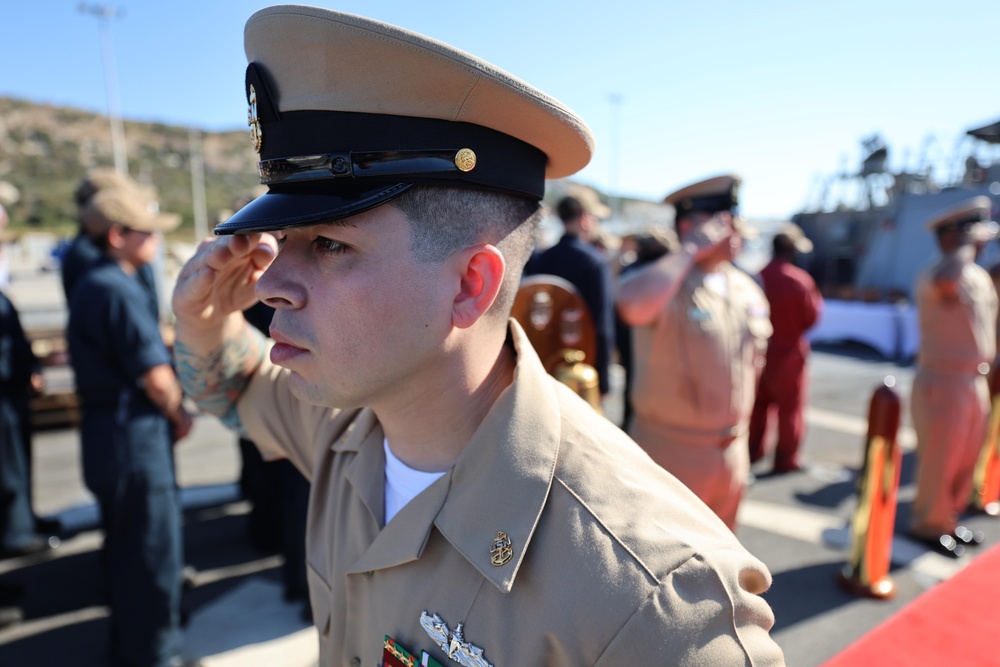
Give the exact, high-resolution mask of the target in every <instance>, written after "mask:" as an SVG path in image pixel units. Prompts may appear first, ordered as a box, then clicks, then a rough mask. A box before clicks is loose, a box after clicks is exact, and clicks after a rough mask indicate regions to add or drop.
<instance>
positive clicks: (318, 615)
mask: <svg viewBox="0 0 1000 667" xmlns="http://www.w3.org/2000/svg"><path fill="white" fill-rule="evenodd" d="M306 579H307V580H308V582H309V604H310V605H312V615H313V623H314V624H315V625H316V629H317V630H319V664H321V665H329V664H332V663H331V662H330V656H329V655H328V652H329V650H330V649H329V645H330V642H329V639H330V597H331V595H332V593H331V592H330V586H329V585H328V584H327V583H326V581H324V580H323V577H321V576H319V575H318V574H316V571H315V570H313V568H312V565H309V564H308V563H307V564H306Z"/></svg>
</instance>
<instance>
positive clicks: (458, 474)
mask: <svg viewBox="0 0 1000 667" xmlns="http://www.w3.org/2000/svg"><path fill="white" fill-rule="evenodd" d="M508 326H509V332H508V333H509V340H510V341H511V342H512V343H513V346H514V351H515V353H516V355H517V365H516V367H515V371H514V381H513V382H512V383H511V385H510V386H509V387H507V388H506V389H505V390H504V391H503V392H502V393H501V394H500V397H499V398H498V399H497V401H496V402H495V403H494V404H493V407H492V408H491V409H490V411H489V412H488V413H487V415H486V417H485V418H484V419H483V422H482V424H480V425H479V428H478V429H477V430H476V432H475V433H474V434H473V436H472V438H471V440H469V443H468V445H466V447H465V450H464V451H463V452H462V454H461V456H460V457H459V459H458V461H457V462H456V464H455V466H454V467H453V468H452V470H451V471H450V473H449V474H447V475H445V476H444V477H442V478H441V479H439V480H438V481H436V482H434V483H433V484H432V485H431V486H429V487H428V488H427V489H425V490H424V491H423V492H422V493H420V494H419V495H418V496H417V497H416V498H414V499H413V500H412V501H410V503H409V504H407V505H406V507H404V508H403V509H401V510H400V513H399V514H398V515H397V517H396V519H398V520H399V521H396V520H394V521H393V522H390V524H389V525H388V526H386V527H385V528H384V529H383V530H382V531H381V532H380V534H379V535H378V537H376V539H375V542H373V543H372V545H371V548H370V549H368V551H367V552H366V554H365V556H364V557H363V558H362V559H361V561H359V562H358V563H356V564H355V565H354V566H353V567H352V568H351V571H365V570H373V569H378V568H380V567H389V566H392V565H396V564H400V563H404V562H408V561H411V560H414V559H416V558H419V557H420V554H421V552H422V551H423V548H424V546H426V540H427V538H428V537H429V533H430V529H431V526H432V525H434V526H436V527H437V529H438V530H439V531H440V532H441V534H442V535H443V536H444V537H445V539H447V540H448V542H449V543H451V545H452V546H453V547H454V548H455V549H456V550H457V551H458V552H459V553H460V554H462V555H463V556H464V557H465V559H466V560H467V561H468V562H469V563H470V564H471V565H472V566H473V567H474V568H476V569H477V570H478V571H479V572H480V573H481V574H482V576H483V577H485V578H486V579H487V580H489V581H490V582H491V583H492V584H493V585H494V586H496V587H497V588H498V589H499V590H500V591H501V592H503V593H509V592H510V590H511V588H512V587H513V584H514V578H515V577H516V575H517V572H518V569H519V568H520V565H521V563H522V562H523V559H524V554H525V553H526V552H527V550H528V546H529V544H530V542H531V537H532V535H533V534H534V530H535V526H537V524H538V520H539V518H540V516H541V513H542V509H543V508H544V506H545V501H546V499H547V498H548V494H549V489H550V488H551V486H552V480H553V478H554V475H555V466H556V460H557V457H558V453H559V442H560V433H561V431H560V427H559V424H560V423H561V419H560V415H559V403H558V400H557V398H556V394H555V392H554V391H553V390H552V387H551V385H550V384H549V383H550V382H551V380H550V378H549V375H548V373H547V372H546V371H545V369H544V367H543V366H542V362H541V361H540V360H539V358H538V355H537V353H536V352H535V350H534V348H532V347H531V343H530V342H529V341H528V338H527V336H526V335H525V333H524V330H523V329H522V328H521V326H520V325H519V324H518V323H517V322H516V321H515V320H513V319H512V320H510V321H509V325H508ZM382 437H383V436H382V428H381V426H379V424H378V421H377V418H376V417H375V415H374V413H372V412H371V410H368V409H365V410H361V411H360V412H359V413H357V415H356V417H355V418H354V420H353V421H352V422H351V426H349V427H348V429H347V430H346V431H345V432H344V433H343V434H342V436H341V437H340V438H339V439H338V440H336V441H335V442H334V443H333V445H332V449H333V450H334V451H338V452H345V451H354V452H357V453H358V458H357V459H355V461H354V462H353V463H352V464H351V466H350V468H349V469H348V472H347V478H348V481H349V482H350V483H351V485H352V486H353V487H354V489H355V491H356V492H357V493H358V494H359V495H360V496H361V499H362V501H363V502H364V503H365V505H366V506H367V507H368V509H369V511H370V512H371V513H372V516H373V517H378V518H377V519H376V521H377V523H378V524H379V525H381V524H382V519H381V515H382V513H383V512H384V509H383V507H384V505H383V502H384V493H385V491H384V484H383V483H382V481H381V480H382V476H383V472H384V465H385V458H384V454H383V452H382V444H381V443H382ZM374 479H378V480H380V481H379V483H372V480H374ZM432 522H433V523H432ZM424 525H426V531H420V534H417V532H416V530H415V529H416V528H417V527H418V526H424ZM404 527H405V528H404ZM500 532H503V533H506V534H507V536H508V537H509V539H510V541H511V547H512V549H513V555H512V556H511V558H510V560H509V561H508V562H506V563H504V564H503V565H500V566H496V565H494V564H493V562H492V556H491V548H492V547H493V543H494V540H495V539H496V538H497V534H498V533H500Z"/></svg>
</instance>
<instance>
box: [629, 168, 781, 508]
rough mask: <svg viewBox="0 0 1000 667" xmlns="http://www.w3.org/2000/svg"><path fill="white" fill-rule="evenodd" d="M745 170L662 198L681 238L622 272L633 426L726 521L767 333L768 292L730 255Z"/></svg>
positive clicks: (736, 243) (734, 499)
mask: <svg viewBox="0 0 1000 667" xmlns="http://www.w3.org/2000/svg"><path fill="white" fill-rule="evenodd" d="M740 183H741V179H740V178H739V177H738V176H734V175H724V176H717V177H714V178H710V179H707V180H704V181H699V182H697V183H693V184H691V185H688V186H686V187H683V188H681V189H680V190H677V191H676V192H673V193H671V194H670V195H668V196H667V197H666V199H665V202H666V203H667V204H671V205H673V207H674V209H675V224H676V228H677V234H678V236H679V237H680V240H681V249H680V251H679V252H675V253H671V254H669V255H665V256H664V257H662V258H660V259H659V260H657V261H656V262H654V263H652V264H649V265H647V266H646V267H644V268H643V269H641V270H639V271H636V272H635V273H633V274H630V275H629V276H628V277H627V278H625V279H624V280H623V281H622V283H621V285H620V286H619V290H618V298H617V304H618V312H619V314H620V315H621V318H622V320H624V321H625V323H626V324H628V325H630V326H632V327H634V329H633V334H632V336H633V338H632V344H633V349H634V351H633V355H634V359H635V361H634V366H635V383H634V384H633V386H632V406H633V412H634V416H633V418H632V423H631V425H630V426H629V427H628V428H629V435H631V436H632V437H633V438H635V441H636V442H638V443H639V445H641V446H642V448H643V449H645V450H646V452H648V453H649V455H650V456H651V457H653V460H654V461H656V462H657V463H659V464H660V465H662V466H663V467H664V468H666V469H667V470H669V471H670V472H671V473H673V474H674V475H676V476H677V478H678V479H680V480H681V481H682V482H684V484H686V485H687V486H688V487H689V488H690V489H691V490H692V491H694V492H695V494H697V495H698V497H699V498H701V499H702V500H703V501H705V503H707V504H708V506H709V507H711V508H712V509H713V510H714V511H715V513H716V514H718V515H719V517H720V518H721V519H722V520H723V521H724V522H725V523H726V525H727V526H729V527H730V528H734V527H735V526H736V513H737V509H738V508H739V504H740V500H741V499H742V498H743V493H744V491H745V490H746V485H747V479H748V476H749V471H750V462H749V454H748V452H747V426H748V422H749V419H750V412H751V410H752V409H753V403H754V396H755V393H756V386H757V378H758V377H759V374H760V369H761V366H762V365H763V362H764V353H765V350H766V348H767V339H768V337H769V336H770V335H771V322H770V320H769V312H768V304H767V299H766V298H765V297H764V293H763V292H762V291H761V289H760V287H759V286H758V285H757V283H756V282H754V280H753V279H752V278H751V277H750V276H748V275H747V274H746V273H744V272H743V271H741V270H739V269H737V268H736V267H735V266H733V265H732V263H731V260H732V259H733V258H734V257H736V255H737V254H738V252H739V250H740V248H741V246H742V238H741V236H740V233H739V231H738V230H737V229H736V228H735V227H734V226H733V223H734V218H733V209H734V208H735V207H736V206H737V204H738V202H739V199H738V192H739V186H740Z"/></svg>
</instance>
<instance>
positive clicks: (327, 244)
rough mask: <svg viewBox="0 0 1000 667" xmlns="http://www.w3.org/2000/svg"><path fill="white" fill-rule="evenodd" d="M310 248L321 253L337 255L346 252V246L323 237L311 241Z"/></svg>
mask: <svg viewBox="0 0 1000 667" xmlns="http://www.w3.org/2000/svg"><path fill="white" fill-rule="evenodd" d="M312 246H313V248H315V249H316V250H318V251H320V252H323V253H330V254H338V253H342V252H347V246H346V245H344V244H343V243H341V242H340V241H334V240H333V239H328V238H326V237H323V236H317V237H316V238H314V239H313V240H312Z"/></svg>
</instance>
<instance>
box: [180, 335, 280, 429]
mask: <svg viewBox="0 0 1000 667" xmlns="http://www.w3.org/2000/svg"><path fill="white" fill-rule="evenodd" d="M264 348H265V339H264V336H263V334H261V333H260V332H259V331H257V330H256V329H252V328H251V327H249V326H246V327H243V328H242V329H241V331H240V334H239V335H238V336H235V337H233V338H230V339H228V340H227V341H226V342H225V343H223V345H222V347H220V348H218V349H217V350H215V351H214V352H212V353H210V354H208V355H204V356H200V355H198V354H197V353H196V352H195V351H194V350H193V349H192V348H191V347H189V346H187V345H185V344H184V341H183V340H178V341H177V344H176V345H175V347H174V354H175V362H176V366H177V376H178V378H179V379H180V381H181V386H183V387H184V393H185V394H187V395H188V396H189V397H191V399H192V400H194V402H195V403H196V404H197V405H198V407H199V408H201V409H202V410H204V411H206V412H209V413H211V414H214V415H216V416H217V417H219V418H220V419H221V420H222V422H223V423H224V424H225V425H226V426H228V427H230V428H233V429H236V430H239V429H240V421H239V416H238V415H237V412H236V401H237V400H238V399H239V397H240V395H241V394H242V393H243V390H244V389H246V386H247V383H248V382H250V377H251V376H252V375H253V373H254V371H255V370H256V369H257V367H258V366H260V363H261V361H262V360H263V358H264Z"/></svg>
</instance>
